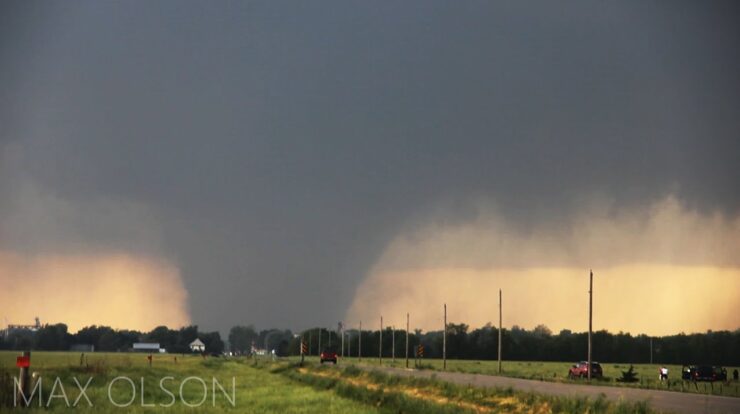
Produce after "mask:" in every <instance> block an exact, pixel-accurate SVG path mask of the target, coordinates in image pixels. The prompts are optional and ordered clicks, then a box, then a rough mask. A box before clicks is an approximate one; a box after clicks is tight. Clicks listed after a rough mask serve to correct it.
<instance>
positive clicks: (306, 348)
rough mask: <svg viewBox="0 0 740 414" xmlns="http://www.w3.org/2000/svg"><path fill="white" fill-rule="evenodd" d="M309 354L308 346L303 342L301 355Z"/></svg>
mask: <svg viewBox="0 0 740 414" xmlns="http://www.w3.org/2000/svg"><path fill="white" fill-rule="evenodd" d="M305 354H308V344H307V343H306V342H305V341H303V342H301V355H305Z"/></svg>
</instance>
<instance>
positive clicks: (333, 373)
mask: <svg viewBox="0 0 740 414" xmlns="http://www.w3.org/2000/svg"><path fill="white" fill-rule="evenodd" d="M268 367H269V368H268V369H270V370H271V371H272V372H277V373H282V374H283V375H285V376H287V377H288V378H292V379H294V380H296V381H298V382H302V383H305V384H310V385H312V386H314V387H315V388H317V389H320V390H329V389H331V390H335V391H336V392H337V393H338V394H339V395H341V396H343V397H347V398H351V399H354V400H357V401H361V402H364V403H366V404H372V405H375V406H378V407H381V408H387V409H390V411H392V412H394V413H395V412H403V413H425V414H447V413H604V414H618V413H638V414H639V413H653V412H654V411H653V410H652V409H650V407H649V405H648V403H647V402H638V403H629V402H616V403H615V402H611V401H608V400H606V399H605V398H603V397H601V398H598V399H595V400H594V399H588V398H583V397H557V396H548V395H541V394H535V393H530V392H521V391H514V390H513V389H511V388H508V389H493V388H478V387H471V386H461V385H456V384H451V383H449V382H444V381H440V380H436V379H427V378H414V377H401V376H397V375H389V374H385V373H381V372H378V371H368V370H366V369H359V368H357V367H356V366H354V365H348V366H346V367H341V366H339V367H338V366H333V365H332V366H318V365H316V364H313V363H307V364H304V365H303V366H298V364H296V363H288V362H285V363H281V364H274V363H273V364H269V365H268Z"/></svg>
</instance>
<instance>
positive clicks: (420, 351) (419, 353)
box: [416, 345, 424, 358]
mask: <svg viewBox="0 0 740 414" xmlns="http://www.w3.org/2000/svg"><path fill="white" fill-rule="evenodd" d="M416 356H417V357H419V358H421V357H423V356H424V345H419V346H417V347H416Z"/></svg>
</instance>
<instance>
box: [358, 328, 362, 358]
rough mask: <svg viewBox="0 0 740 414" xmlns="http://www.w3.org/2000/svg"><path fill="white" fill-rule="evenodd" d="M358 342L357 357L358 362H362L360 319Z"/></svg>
mask: <svg viewBox="0 0 740 414" xmlns="http://www.w3.org/2000/svg"><path fill="white" fill-rule="evenodd" d="M358 338H359V342H358V344H357V359H358V361H359V362H362V321H360V335H359V337H358Z"/></svg>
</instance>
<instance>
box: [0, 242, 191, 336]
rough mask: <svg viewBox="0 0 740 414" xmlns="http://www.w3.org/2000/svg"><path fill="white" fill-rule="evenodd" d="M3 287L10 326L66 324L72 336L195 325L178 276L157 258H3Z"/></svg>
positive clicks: (11, 255)
mask: <svg viewBox="0 0 740 414" xmlns="http://www.w3.org/2000/svg"><path fill="white" fill-rule="evenodd" d="M0 286H2V289H0V304H2V310H0V317H3V318H4V319H7V321H8V323H23V324H30V323H32V322H33V320H34V317H36V316H38V317H39V318H40V319H41V322H42V323H57V322H61V323H66V324H67V325H68V327H69V330H70V332H75V331H77V330H79V329H80V328H82V327H84V326H88V325H108V326H112V327H114V328H119V329H137V330H144V331H146V330H150V329H152V328H154V327H156V326H158V325H167V326H169V327H179V326H183V325H186V324H189V323H190V315H189V312H188V306H187V297H188V295H187V292H186V290H185V288H184V286H183V283H182V280H181V278H180V273H179V270H178V269H177V268H176V267H175V266H173V265H172V264H170V263H168V262H166V261H163V260H158V259H154V258H147V257H141V256H132V255H127V254H96V255H38V256H32V255H24V254H18V253H9V252H0ZM3 323H5V321H4V320H3Z"/></svg>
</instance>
